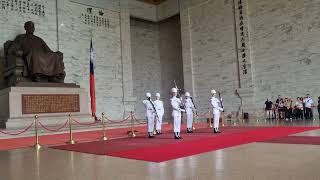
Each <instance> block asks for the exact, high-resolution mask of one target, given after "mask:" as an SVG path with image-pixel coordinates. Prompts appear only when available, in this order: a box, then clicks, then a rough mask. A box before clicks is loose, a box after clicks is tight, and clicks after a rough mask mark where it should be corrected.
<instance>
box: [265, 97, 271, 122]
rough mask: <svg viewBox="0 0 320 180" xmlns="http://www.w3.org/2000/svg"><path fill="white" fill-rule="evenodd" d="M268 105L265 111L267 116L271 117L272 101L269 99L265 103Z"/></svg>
mask: <svg viewBox="0 0 320 180" xmlns="http://www.w3.org/2000/svg"><path fill="white" fill-rule="evenodd" d="M264 104H265V105H266V107H265V112H266V118H267V119H271V113H272V104H273V103H272V101H270V100H269V99H267V101H266V102H265V103H264Z"/></svg>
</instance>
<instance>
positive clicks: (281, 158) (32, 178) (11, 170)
mask: <svg viewBox="0 0 320 180" xmlns="http://www.w3.org/2000/svg"><path fill="white" fill-rule="evenodd" d="M227 123H229V125H234V124H236V125H242V126H243V125H248V124H250V125H306V126H309V125H313V126H319V121H318V120H315V121H306V122H304V123H303V122H295V121H293V122H290V121H289V122H285V121H284V122H283V121H281V122H277V121H274V122H272V121H265V120H259V121H258V120H255V121H251V122H241V121H233V122H226V123H225V124H226V125H227ZM296 135H302V136H319V138H320V130H313V131H309V132H304V133H299V134H296ZM319 167H320V146H317V145H294V144H275V143H251V144H245V145H240V146H235V147H232V148H226V149H222V150H218V151H213V152H208V153H204V154H200V155H194V156H189V157H185V158H180V159H176V160H171V161H167V162H162V163H152V162H144V161H136V160H129V159H122V158H116V157H108V156H97V155H92V154H84V153H77V152H69V151H62V150H54V149H50V148H42V149H40V150H39V151H37V150H35V149H32V148H26V149H17V150H10V151H0V179H1V180H22V179H23V180H105V179H112V180H113V179H120V180H122V179H123V180H127V179H128V180H133V179H138V180H144V179H145V180H152V179H161V180H170V179H182V180H198V179H199V180H202V179H203V180H208V179H214V180H233V179H236V180H255V179H257V180H269V179H270V180H274V179H276V180H295V179H299V180H301V179H304V180H319V179H320V171H319Z"/></svg>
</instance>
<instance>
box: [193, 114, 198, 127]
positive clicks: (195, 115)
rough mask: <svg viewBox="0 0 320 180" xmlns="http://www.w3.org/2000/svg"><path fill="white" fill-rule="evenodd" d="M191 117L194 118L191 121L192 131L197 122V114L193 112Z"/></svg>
mask: <svg viewBox="0 0 320 180" xmlns="http://www.w3.org/2000/svg"><path fill="white" fill-rule="evenodd" d="M193 117H194V119H195V120H194V121H193V123H192V130H193V131H194V130H196V127H195V125H194V124H195V123H197V122H198V114H197V113H195V114H193Z"/></svg>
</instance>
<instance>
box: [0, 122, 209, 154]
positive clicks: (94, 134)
mask: <svg viewBox="0 0 320 180" xmlns="http://www.w3.org/2000/svg"><path fill="white" fill-rule="evenodd" d="M206 126H207V124H196V127H197V128H203V127H206ZM181 128H186V125H185V124H183V125H182V127H181ZM134 129H135V130H138V131H139V132H142V133H144V132H146V126H139V127H135V128H134ZM163 129H164V131H171V129H172V124H165V125H163ZM129 130H131V128H116V129H108V130H107V131H106V133H107V137H108V138H123V137H127V131H129ZM101 136H102V131H101V130H97V131H85V132H76V133H74V134H73V138H74V139H75V140H76V141H77V142H88V141H96V140H99V139H100V138H101ZM12 137H14V136H12ZM68 138H69V133H68V132H64V133H61V134H54V135H42V134H41V133H40V137H39V141H40V144H42V145H62V144H65V142H67V141H68ZM34 143H35V137H34V136H32V137H18V138H10V139H0V150H10V149H17V148H26V147H31V146H33V145H34Z"/></svg>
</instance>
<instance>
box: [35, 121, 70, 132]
mask: <svg viewBox="0 0 320 180" xmlns="http://www.w3.org/2000/svg"><path fill="white" fill-rule="evenodd" d="M38 122H39V125H40V126H41V127H43V129H45V130H47V131H50V132H58V131H60V130H61V129H63V128H65V127H66V126H67V124H68V120H67V121H66V122H65V123H64V124H63V125H62V126H60V127H58V128H56V129H50V128H48V127H46V126H45V125H43V124H42V123H41V122H40V121H38Z"/></svg>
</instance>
